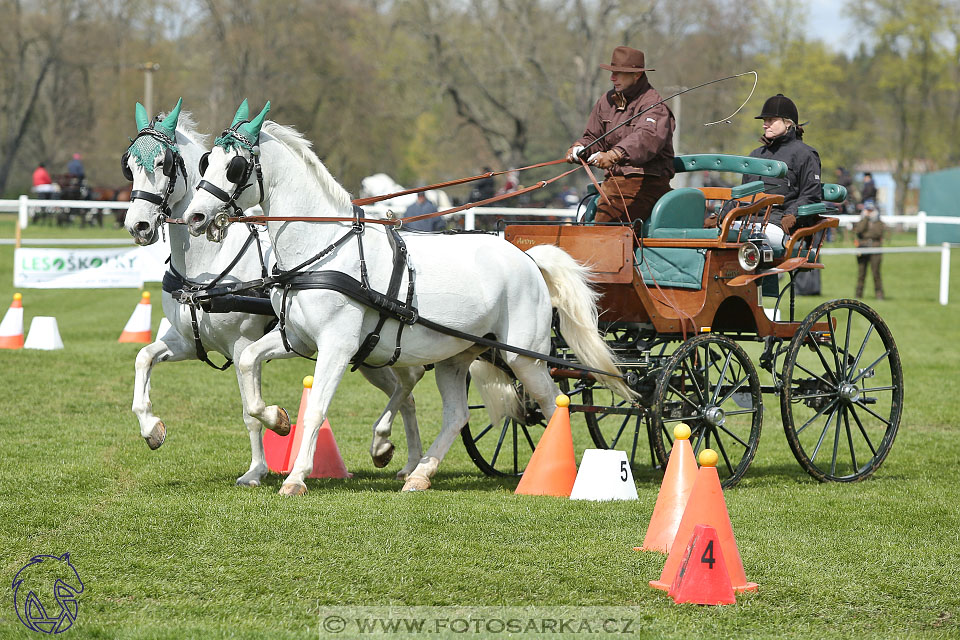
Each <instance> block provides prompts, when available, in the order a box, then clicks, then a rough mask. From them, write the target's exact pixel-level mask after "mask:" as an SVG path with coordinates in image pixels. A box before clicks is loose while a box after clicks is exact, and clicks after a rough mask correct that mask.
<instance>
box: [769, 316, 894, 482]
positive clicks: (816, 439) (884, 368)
mask: <svg viewBox="0 0 960 640" xmlns="http://www.w3.org/2000/svg"><path fill="white" fill-rule="evenodd" d="M829 327H834V328H833V329H832V330H829V329H828V328H829ZM782 380H783V392H782V393H781V396H780V409H781V414H782V417H783V427H784V431H785V433H786V436H787V442H788V443H789V444H790V448H791V449H792V450H793V454H794V456H795V457H796V458H797V461H798V462H800V465H801V466H803V468H804V469H806V471H807V472H808V473H809V474H810V475H811V476H813V477H814V478H816V479H817V480H820V481H838V482H853V481H857V480H862V479H864V478H866V477H868V476H870V475H871V474H872V473H873V472H875V471H876V470H877V468H879V466H880V464H881V463H882V462H883V460H884V459H885V458H886V457H887V454H888V453H889V452H890V448H891V447H892V446H893V440H894V438H895V437H896V434H897V428H898V427H899V425H900V416H901V412H902V410H903V370H902V368H901V364H900V353H899V351H898V350H897V345H896V343H895V342H894V340H893V335H892V334H891V333H890V329H889V328H888V327H887V325H886V324H885V323H884V322H883V320H882V319H881V318H880V316H878V315H877V313H876V312H875V311H874V310H873V309H871V308H870V307H868V306H867V305H865V304H863V303H862V302H860V301H858V300H833V301H830V302H827V303H825V304H823V305H821V306H819V307H817V308H816V309H814V310H813V311H812V312H811V313H810V315H809V316H807V318H806V319H805V320H804V321H803V324H801V325H800V328H799V329H798V330H797V333H796V335H795V336H794V337H793V340H792V341H791V342H790V347H789V349H788V352H787V356H786V359H785V360H784V365H783V378H782Z"/></svg>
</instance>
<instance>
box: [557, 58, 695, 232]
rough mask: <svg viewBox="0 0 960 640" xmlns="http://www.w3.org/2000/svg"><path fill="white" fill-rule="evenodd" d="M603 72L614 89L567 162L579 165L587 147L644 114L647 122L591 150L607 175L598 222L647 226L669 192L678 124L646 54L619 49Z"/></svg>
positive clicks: (639, 121)
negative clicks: (638, 222)
mask: <svg viewBox="0 0 960 640" xmlns="http://www.w3.org/2000/svg"><path fill="white" fill-rule="evenodd" d="M600 68H601V69H606V70H607V71H610V72H611V73H610V81H611V82H612V83H613V88H612V89H611V90H609V91H607V92H606V93H605V94H604V95H603V96H601V97H600V99H599V100H597V102H596V104H595V105H594V106H593V110H592V111H591V112H590V117H589V119H588V120H587V126H586V128H585V129H584V132H583V135H582V136H581V137H580V138H578V139H577V140H576V141H575V142H574V143H573V144H572V145H571V146H570V149H569V150H568V151H567V159H568V160H569V161H570V162H574V163H576V162H579V155H580V153H581V152H582V151H583V150H584V148H585V147H586V146H587V145H589V144H591V143H593V142H594V141H595V140H597V139H599V138H600V137H601V136H603V135H605V134H607V132H610V131H612V130H613V128H614V127H616V126H618V125H620V124H621V123H623V122H624V121H626V120H628V119H629V118H632V117H633V116H636V115H638V114H639V113H640V112H641V111H643V112H644V115H643V116H642V117H640V118H636V119H635V120H633V121H632V122H631V123H630V125H628V126H625V127H620V128H619V129H617V130H616V131H612V133H610V135H607V137H605V138H604V139H603V140H602V141H601V142H599V143H597V144H594V145H593V146H592V147H590V149H589V150H588V153H590V156H589V158H588V159H587V162H589V163H590V164H592V165H594V166H597V167H600V168H601V169H603V170H604V171H605V175H606V178H605V180H604V181H603V184H601V185H600V188H601V190H602V191H603V193H604V194H605V195H606V196H607V199H608V200H609V203H608V202H607V201H606V200H604V199H602V198H601V200H600V201H599V203H598V204H597V215H596V221H597V222H618V221H619V222H633V221H635V220H646V219H647V218H649V217H650V213H651V212H652V211H653V205H654V204H656V202H657V200H659V199H660V196H662V195H663V194H665V193H667V192H668V191H670V178H672V177H673V175H674V169H673V131H674V129H676V126H677V123H676V120H675V119H674V117H673V113H671V112H670V109H668V108H667V105H665V104H663V103H662V102H661V97H660V94H659V93H657V90H656V89H654V88H653V87H652V86H651V85H650V81H649V80H648V79H647V73H646V72H647V71H653V69H648V68H646V66H645V63H644V56H643V52H642V51H639V50H637V49H631V48H630V47H617V48H616V49H614V50H613V55H612V56H611V61H610V64H602V65H600ZM658 103H660V104H658Z"/></svg>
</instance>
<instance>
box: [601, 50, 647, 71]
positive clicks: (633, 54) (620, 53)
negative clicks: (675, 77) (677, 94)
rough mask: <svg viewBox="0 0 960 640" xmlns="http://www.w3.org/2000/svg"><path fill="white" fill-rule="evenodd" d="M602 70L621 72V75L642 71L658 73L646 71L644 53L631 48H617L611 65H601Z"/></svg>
mask: <svg viewBox="0 0 960 640" xmlns="http://www.w3.org/2000/svg"><path fill="white" fill-rule="evenodd" d="M600 68H601V69H606V70H607V71H619V72H621V73H640V72H641V71H656V69H645V68H644V66H643V51H640V50H639V49H631V48H630V47H617V48H616V49H614V50H613V56H611V58H610V64H601V65H600Z"/></svg>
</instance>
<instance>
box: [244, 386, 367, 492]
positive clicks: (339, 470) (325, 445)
mask: <svg viewBox="0 0 960 640" xmlns="http://www.w3.org/2000/svg"><path fill="white" fill-rule="evenodd" d="M312 388H313V376H306V377H305V378H304V379H303V393H302V394H301V395H300V410H299V411H298V412H297V421H296V423H295V424H293V425H291V426H290V433H288V434H287V435H285V436H280V435H277V434H276V433H274V432H273V431H270V430H269V429H268V430H266V431H265V432H264V434H263V451H264V454H265V457H266V459H267V467H268V468H269V469H270V470H271V471H273V472H275V473H280V474H288V473H290V472H291V471H292V470H293V463H294V462H295V461H296V459H297V454H298V453H299V452H300V446H301V445H302V444H303V417H304V414H305V413H306V410H307V401H308V400H309V398H310V389H312ZM309 477H311V478H352V477H353V474H352V473H350V472H349V471H347V465H346V464H344V462H343V457H342V456H341V455H340V448H339V447H338V446H337V441H336V439H335V438H334V437H333V429H331V428H330V423H329V422H328V421H327V420H324V421H323V424H322V425H321V426H320V433H318V434H317V447H316V449H314V452H313V471H312V472H311V473H310V476H309Z"/></svg>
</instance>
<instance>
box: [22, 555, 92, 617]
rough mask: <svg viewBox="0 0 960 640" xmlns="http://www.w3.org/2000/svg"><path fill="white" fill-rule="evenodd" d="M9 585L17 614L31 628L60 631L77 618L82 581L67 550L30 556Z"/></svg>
mask: <svg viewBox="0 0 960 640" xmlns="http://www.w3.org/2000/svg"><path fill="white" fill-rule="evenodd" d="M11 587H12V588H13V600H14V605H15V607H16V611H17V617H19V618H20V622H22V623H23V624H24V625H25V626H27V627H28V628H29V629H31V630H33V631H41V632H43V633H60V632H61V631H65V630H66V629H68V628H70V626H71V625H72V624H73V622H74V620H76V618H77V609H78V606H79V605H78V603H77V596H79V595H80V594H81V593H83V581H82V580H80V574H79V573H77V570H76V568H75V567H74V566H73V564H71V562H70V554H69V553H65V554H63V555H62V556H46V555H41V556H34V557H33V558H31V559H30V562H28V563H27V564H26V566H24V567H23V568H22V569H20V571H18V572H17V575H16V576H15V577H14V579H13V584H12V585H11ZM54 602H56V604H57V605H59V610H58V609H57V608H56V607H54V606H53V604H54Z"/></svg>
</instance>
